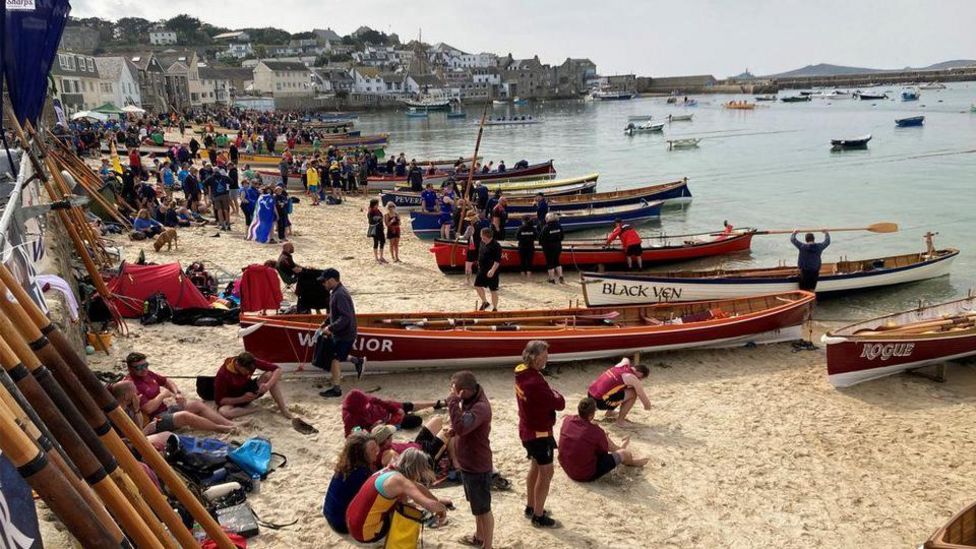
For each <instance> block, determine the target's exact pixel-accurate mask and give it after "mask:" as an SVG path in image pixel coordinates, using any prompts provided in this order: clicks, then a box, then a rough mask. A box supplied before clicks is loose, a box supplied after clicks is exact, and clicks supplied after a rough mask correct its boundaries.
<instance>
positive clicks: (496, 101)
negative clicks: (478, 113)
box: [491, 99, 508, 107]
mask: <svg viewBox="0 0 976 549" xmlns="http://www.w3.org/2000/svg"><path fill="white" fill-rule="evenodd" d="M491 104H492V105H493V106H495V107H504V106H505V105H508V101H505V100H504V99H493V100H492V101H491Z"/></svg>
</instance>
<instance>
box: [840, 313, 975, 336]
mask: <svg viewBox="0 0 976 549" xmlns="http://www.w3.org/2000/svg"><path fill="white" fill-rule="evenodd" d="M974 323H976V312H972V313H965V314H960V315H955V316H950V317H946V318H942V319H939V320H926V321H925V322H915V323H913V324H904V325H901V326H893V327H890V328H889V327H887V326H879V327H877V328H875V329H874V330H862V331H859V332H857V335H886V336H890V335H916V334H924V333H926V332H940V331H942V332H944V331H949V330H956V331H957V330H959V329H968V328H972V327H973V325H974Z"/></svg>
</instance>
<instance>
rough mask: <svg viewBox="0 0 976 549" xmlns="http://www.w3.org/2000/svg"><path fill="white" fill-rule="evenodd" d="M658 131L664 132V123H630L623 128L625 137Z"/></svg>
mask: <svg viewBox="0 0 976 549" xmlns="http://www.w3.org/2000/svg"><path fill="white" fill-rule="evenodd" d="M660 131H664V122H644V123H643V124H634V123H633V122H631V123H630V124H627V127H626V128H624V133H625V134H627V135H634V134H635V133H651V132H660Z"/></svg>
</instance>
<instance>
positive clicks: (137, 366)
mask: <svg viewBox="0 0 976 549" xmlns="http://www.w3.org/2000/svg"><path fill="white" fill-rule="evenodd" d="M129 368H132V369H133V370H136V371H142V370H146V369H148V368H149V363H148V362H140V363H139V364H133V365H132V366H129Z"/></svg>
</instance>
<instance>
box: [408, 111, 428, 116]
mask: <svg viewBox="0 0 976 549" xmlns="http://www.w3.org/2000/svg"><path fill="white" fill-rule="evenodd" d="M427 116H428V114H427V111H407V118H427Z"/></svg>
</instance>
